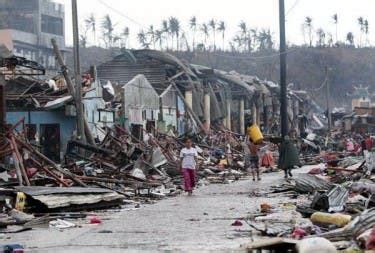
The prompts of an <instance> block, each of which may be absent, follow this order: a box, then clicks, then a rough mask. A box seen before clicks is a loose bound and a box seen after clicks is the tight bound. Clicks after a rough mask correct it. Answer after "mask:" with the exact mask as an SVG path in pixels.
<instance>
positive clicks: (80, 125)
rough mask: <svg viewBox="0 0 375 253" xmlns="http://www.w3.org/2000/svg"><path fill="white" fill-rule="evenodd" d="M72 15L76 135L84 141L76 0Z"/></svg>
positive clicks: (73, 1) (73, 0)
mask: <svg viewBox="0 0 375 253" xmlns="http://www.w3.org/2000/svg"><path fill="white" fill-rule="evenodd" d="M72 16H73V48H74V50H73V51H74V75H75V93H76V98H77V99H76V110H77V135H78V136H79V137H80V140H81V141H82V142H86V136H85V125H84V117H85V115H84V112H83V104H82V81H81V63H80V59H79V31H78V11H77V0H72Z"/></svg>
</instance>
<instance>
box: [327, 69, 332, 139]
mask: <svg viewBox="0 0 375 253" xmlns="http://www.w3.org/2000/svg"><path fill="white" fill-rule="evenodd" d="M330 99H331V92H330V85H329V68H328V67H326V101H327V118H328V136H331V128H332V116H331V102H330Z"/></svg>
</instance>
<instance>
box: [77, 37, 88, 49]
mask: <svg viewBox="0 0 375 253" xmlns="http://www.w3.org/2000/svg"><path fill="white" fill-rule="evenodd" d="M79 45H80V47H83V48H86V46H87V36H86V34H80V35H79Z"/></svg>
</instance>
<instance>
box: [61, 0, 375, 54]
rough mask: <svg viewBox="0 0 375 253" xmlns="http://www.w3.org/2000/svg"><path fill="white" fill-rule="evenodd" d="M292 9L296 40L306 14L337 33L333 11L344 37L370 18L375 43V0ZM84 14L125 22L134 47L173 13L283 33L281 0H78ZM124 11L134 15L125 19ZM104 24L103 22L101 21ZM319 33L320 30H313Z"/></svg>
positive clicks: (298, 1) (290, 0) (308, 2)
mask: <svg viewBox="0 0 375 253" xmlns="http://www.w3.org/2000/svg"><path fill="white" fill-rule="evenodd" d="M55 1H57V2H60V3H64V4H65V11H66V37H67V44H68V45H70V44H71V41H72V39H71V38H72V37H71V30H72V29H71V1H70V0H55ZM101 2H104V3H106V4H107V5H109V6H111V7H112V8H114V9H115V10H117V11H118V12H120V13H121V14H122V15H120V14H119V13H116V12H115V11H113V10H111V9H110V8H109V7H107V6H105V5H104V4H102V3H101ZM285 5H286V12H287V18H286V19H287V23H286V28H287V40H288V42H291V43H294V44H301V43H303V42H304V36H303V33H302V24H303V22H304V19H305V17H306V16H310V17H311V18H312V19H313V26H314V29H315V30H316V29H318V28H323V29H324V30H325V31H326V32H327V33H328V32H330V33H332V34H333V36H334V39H335V34H336V28H335V26H334V24H333V20H332V16H333V14H335V13H337V14H338V19H339V25H338V35H339V39H340V40H345V37H346V34H347V33H348V32H353V33H354V36H355V39H356V42H358V40H359V37H360V36H359V34H360V28H359V25H358V23H357V18H358V17H360V16H362V17H364V18H365V19H368V21H369V27H370V41H371V43H373V42H375V31H373V29H372V28H373V26H372V25H373V24H374V26H375V15H374V12H375V0H285ZM78 8H79V18H80V20H84V18H85V17H87V16H88V15H90V13H94V15H95V16H96V17H97V20H98V23H99V21H100V19H101V18H102V17H103V16H104V15H105V14H110V16H111V18H112V19H113V22H114V23H115V24H116V26H115V28H116V29H117V30H118V31H121V30H122V29H123V27H125V26H128V27H129V28H130V33H131V34H132V38H131V45H130V46H131V47H137V46H138V44H137V42H136V34H137V33H138V32H139V30H141V29H145V30H147V27H148V26H149V25H150V24H153V25H154V26H155V27H156V28H157V27H159V26H160V24H161V20H162V19H166V18H168V17H170V16H175V17H177V18H179V19H180V21H181V23H182V25H183V28H184V30H185V31H188V30H189V29H188V22H189V19H190V17H191V16H193V15H195V16H196V17H197V20H198V22H199V23H202V22H208V21H209V20H210V19H212V18H214V19H215V20H223V21H225V22H226V25H227V35H226V36H227V37H228V38H231V37H233V36H234V35H235V33H236V32H237V31H238V30H239V29H238V24H239V22H240V21H241V20H244V21H245V22H246V23H247V24H248V26H249V27H254V28H270V29H271V31H272V33H273V34H274V38H275V39H276V38H277V37H276V36H278V0H231V1H223V0H187V1H183V0H78ZM124 16H127V17H129V18H130V19H126V18H125V17H124ZM98 26H99V25H98ZM314 34H315V33H314Z"/></svg>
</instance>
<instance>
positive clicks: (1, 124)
mask: <svg viewBox="0 0 375 253" xmlns="http://www.w3.org/2000/svg"><path fill="white" fill-rule="evenodd" d="M5 107H6V105H5V77H4V75H3V74H1V73H0V145H1V144H2V140H1V138H2V134H4V133H5V121H6V108H5Z"/></svg>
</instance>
